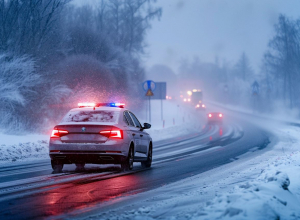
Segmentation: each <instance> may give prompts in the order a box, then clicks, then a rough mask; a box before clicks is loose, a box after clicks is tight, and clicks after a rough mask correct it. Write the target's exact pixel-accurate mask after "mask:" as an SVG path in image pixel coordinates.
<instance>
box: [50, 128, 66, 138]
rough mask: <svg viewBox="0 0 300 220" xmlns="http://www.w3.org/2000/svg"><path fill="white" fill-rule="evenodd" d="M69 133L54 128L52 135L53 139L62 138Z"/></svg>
mask: <svg viewBox="0 0 300 220" xmlns="http://www.w3.org/2000/svg"><path fill="white" fill-rule="evenodd" d="M68 133H69V132H68V131H66V130H60V129H56V128H54V129H53V131H52V134H51V137H62V136H64V135H67V134H68Z"/></svg>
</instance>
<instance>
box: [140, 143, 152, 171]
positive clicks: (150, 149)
mask: <svg viewBox="0 0 300 220" xmlns="http://www.w3.org/2000/svg"><path fill="white" fill-rule="evenodd" d="M151 164H152V145H150V146H149V151H148V157H147V160H146V161H143V162H141V165H142V167H143V168H148V167H151Z"/></svg>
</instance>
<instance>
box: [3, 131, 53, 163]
mask: <svg viewBox="0 0 300 220" xmlns="http://www.w3.org/2000/svg"><path fill="white" fill-rule="evenodd" d="M0 140H1V142H0V163H6V162H15V161H26V160H36V159H44V158H49V152H48V150H49V147H48V143H49V136H48V135H24V136H17V135H5V134H0Z"/></svg>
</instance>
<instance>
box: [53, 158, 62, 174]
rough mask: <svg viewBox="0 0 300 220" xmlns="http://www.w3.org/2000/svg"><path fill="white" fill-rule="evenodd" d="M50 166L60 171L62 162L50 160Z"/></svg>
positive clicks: (55, 170)
mask: <svg viewBox="0 0 300 220" xmlns="http://www.w3.org/2000/svg"><path fill="white" fill-rule="evenodd" d="M51 166H52V169H53V171H54V172H62V169H63V167H64V164H63V163H62V162H60V161H58V160H51Z"/></svg>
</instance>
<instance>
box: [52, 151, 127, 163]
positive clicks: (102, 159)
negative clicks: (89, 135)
mask: <svg viewBox="0 0 300 220" xmlns="http://www.w3.org/2000/svg"><path fill="white" fill-rule="evenodd" d="M49 156H50V158H51V160H58V161H60V162H62V163H63V164H72V163H93V164H119V163H122V162H124V161H125V160H126V158H127V157H126V156H125V155H123V154H122V153H105V152H59V153H49Z"/></svg>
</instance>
